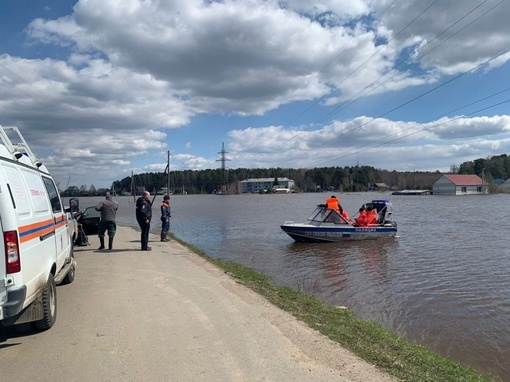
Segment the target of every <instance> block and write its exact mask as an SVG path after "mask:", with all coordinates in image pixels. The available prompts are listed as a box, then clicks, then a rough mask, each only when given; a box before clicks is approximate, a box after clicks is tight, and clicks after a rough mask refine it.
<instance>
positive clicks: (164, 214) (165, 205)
mask: <svg viewBox="0 0 510 382" xmlns="http://www.w3.org/2000/svg"><path fill="white" fill-rule="evenodd" d="M171 216H172V215H171V210H170V196H168V195H165V196H164V197H163V202H162V203H161V241H168V231H169V230H170V217H171Z"/></svg>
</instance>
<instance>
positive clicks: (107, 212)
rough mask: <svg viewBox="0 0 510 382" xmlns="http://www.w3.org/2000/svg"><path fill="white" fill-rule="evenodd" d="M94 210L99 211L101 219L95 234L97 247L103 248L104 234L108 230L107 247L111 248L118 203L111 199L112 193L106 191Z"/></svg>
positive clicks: (115, 227)
mask: <svg viewBox="0 0 510 382" xmlns="http://www.w3.org/2000/svg"><path fill="white" fill-rule="evenodd" d="M94 208H95V209H96V211H100V212H101V220H100V221H99V226H98V230H97V235H98V236H99V244H100V246H99V248H98V249H104V235H105V232H106V231H108V249H109V250H112V249H113V238H114V237H115V232H116V231H117V224H116V223H115V216H116V215H117V210H118V209H119V204H118V203H117V202H116V201H115V200H113V199H112V195H111V194H110V193H109V192H107V193H106V199H105V200H104V201H102V202H99V203H98V204H97V205H96V206H95V207H94Z"/></svg>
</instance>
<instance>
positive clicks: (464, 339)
mask: <svg viewBox="0 0 510 382" xmlns="http://www.w3.org/2000/svg"><path fill="white" fill-rule="evenodd" d="M336 195H337V196H338V197H339V198H340V201H341V204H342V206H343V207H344V208H345V209H347V211H348V212H349V213H350V215H351V216H352V215H354V213H355V212H356V211H357V210H358V208H359V207H360V206H361V205H362V204H363V203H365V202H369V201H370V200H372V199H389V200H390V201H391V202H392V204H393V206H394V214H393V217H394V220H396V221H397V223H398V234H397V235H398V236H397V238H395V239H390V240H386V239H385V240H373V241H361V242H348V243H332V244H327V243H324V244H306V243H300V244H298V243H294V242H293V240H292V239H291V238H290V237H289V236H287V235H286V234H285V233H284V232H283V231H281V229H280V224H282V223H284V222H285V221H287V220H292V221H295V222H302V221H304V220H305V219H306V218H307V217H308V216H309V215H310V213H311V212H312V211H313V209H314V208H315V206H316V205H317V204H319V203H324V202H325V199H326V197H327V196H330V195H329V194H325V193H323V194H320V193H318V194H313V193H310V194H285V195H282V194H278V195H277V194H274V195H258V194H254V195H174V196H172V198H171V206H172V219H171V231H172V232H173V234H174V235H176V236H177V237H178V238H180V239H182V240H184V241H186V242H188V243H190V244H193V245H194V246H196V247H198V248H200V249H202V250H203V251H204V252H206V253H207V254H208V255H209V256H211V257H219V258H223V259H227V260H234V261H236V262H239V263H241V264H244V265H246V266H249V267H252V268H254V269H256V270H258V271H260V272H262V273H264V274H266V275H268V276H270V277H271V278H272V279H273V281H274V282H275V283H277V284H279V285H285V286H289V287H291V288H294V289H296V290H300V291H303V292H306V293H310V294H314V295H316V296H318V297H320V298H321V299H323V300H324V301H326V302H327V303H329V304H331V305H337V306H346V307H348V308H349V309H351V310H352V311H353V312H354V313H355V314H356V315H357V316H358V317H360V318H362V319H365V320H373V321H377V322H378V323H380V324H381V325H383V326H384V327H386V328H388V329H390V330H391V331H393V332H395V333H398V334H400V335H403V336H405V337H406V338H408V339H410V340H412V341H414V342H417V343H420V344H423V345H426V346H428V347H429V348H431V349H432V350H434V351H435V352H437V353H439V354H441V355H443V356H445V357H449V358H452V359H455V360H457V361H460V362H462V363H465V364H468V365H470V366H472V367H473V368H475V369H477V370H478V371H480V372H481V373H483V374H485V375H489V376H492V377H493V378H494V379H495V380H501V381H510V250H509V245H508V244H509V235H510V208H509V207H508V202H509V199H510V195H484V196H451V197H450V196H433V195H422V196H392V195H389V194H380V193H352V194H342V193H337V194H336ZM99 200H102V198H80V207H81V209H83V208H85V207H87V206H89V205H94V204H95V203H96V202H97V201H99ZM116 200H117V201H118V202H119V204H120V210H119V212H118V216H117V220H118V223H119V224H122V225H133V226H136V221H135V218H134V203H133V199H132V198H128V197H118V198H116ZM161 200H162V197H161V196H158V197H157V198H156V201H155V203H154V206H155V209H154V212H155V218H154V219H153V222H154V224H153V230H154V231H155V232H157V231H158V229H159V204H160V202H161ZM117 245H119V246H120V245H121V244H120V243H119V244H117ZM78 277H79V275H78Z"/></svg>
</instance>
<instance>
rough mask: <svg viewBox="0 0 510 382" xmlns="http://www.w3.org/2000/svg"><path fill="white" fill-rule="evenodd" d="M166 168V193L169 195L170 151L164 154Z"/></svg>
mask: <svg viewBox="0 0 510 382" xmlns="http://www.w3.org/2000/svg"><path fill="white" fill-rule="evenodd" d="M166 168H167V170H168V172H167V174H166V193H167V195H170V193H171V192H170V150H168V151H167V152H166Z"/></svg>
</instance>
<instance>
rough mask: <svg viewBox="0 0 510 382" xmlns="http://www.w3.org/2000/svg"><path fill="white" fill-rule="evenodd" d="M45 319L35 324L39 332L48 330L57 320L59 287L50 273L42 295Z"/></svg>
mask: <svg viewBox="0 0 510 382" xmlns="http://www.w3.org/2000/svg"><path fill="white" fill-rule="evenodd" d="M42 305H43V318H42V319H40V320H39V321H36V322H34V324H35V327H36V328H37V329H39V330H48V329H49V328H51V327H52V326H53V324H54V323H55V321H56V320H57V287H56V286H55V280H54V279H53V275H52V274H51V273H50V275H49V277H48V282H47V283H46V286H45V287H44V291H43V295H42Z"/></svg>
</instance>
